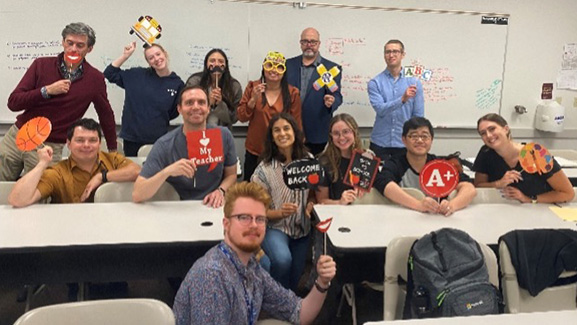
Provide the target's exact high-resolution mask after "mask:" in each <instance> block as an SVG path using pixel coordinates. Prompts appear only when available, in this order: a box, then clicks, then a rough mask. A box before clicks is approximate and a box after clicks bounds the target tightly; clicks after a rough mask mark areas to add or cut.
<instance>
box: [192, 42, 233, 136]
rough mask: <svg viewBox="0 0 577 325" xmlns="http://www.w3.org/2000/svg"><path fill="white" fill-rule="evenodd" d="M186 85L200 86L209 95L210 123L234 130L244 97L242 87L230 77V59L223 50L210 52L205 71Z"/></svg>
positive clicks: (194, 76) (207, 56) (205, 59)
mask: <svg viewBox="0 0 577 325" xmlns="http://www.w3.org/2000/svg"><path fill="white" fill-rule="evenodd" d="M217 80H218V85H217ZM186 85H187V86H198V85H200V86H201V87H202V88H203V89H204V90H205V91H206V93H207V94H209V96H208V101H209V106H210V114H209V115H208V120H207V122H208V123H210V124H213V125H221V126H226V127H227V128H229V129H231V128H232V125H233V124H234V123H235V122H236V121H237V118H236V108H237V107H238V103H239V102H240V99H241V97H242V87H241V85H240V83H239V82H238V81H237V80H236V79H234V78H233V77H232V76H231V75H230V68H229V66H228V58H227V56H226V54H225V53H224V51H223V50H221V49H212V50H210V51H208V53H206V56H205V57H204V69H203V70H202V71H201V72H197V73H195V74H193V75H192V76H190V78H188V80H187V81H186Z"/></svg>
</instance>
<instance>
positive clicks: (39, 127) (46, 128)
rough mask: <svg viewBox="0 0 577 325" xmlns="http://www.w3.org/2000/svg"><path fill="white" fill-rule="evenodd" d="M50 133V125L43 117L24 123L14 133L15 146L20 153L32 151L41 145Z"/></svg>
mask: <svg viewBox="0 0 577 325" xmlns="http://www.w3.org/2000/svg"><path fill="white" fill-rule="evenodd" d="M50 132H52V123H51V122H50V120H49V119H47V118H46V117H43V116H39V117H35V118H33V119H31V120H29V121H28V122H26V123H25V124H24V125H22V127H21V128H20V130H18V133H16V146H17V147H18V149H20V150H21V151H32V150H34V149H36V148H37V147H38V146H39V145H41V144H43V143H44V141H46V139H48V136H49V135H50Z"/></svg>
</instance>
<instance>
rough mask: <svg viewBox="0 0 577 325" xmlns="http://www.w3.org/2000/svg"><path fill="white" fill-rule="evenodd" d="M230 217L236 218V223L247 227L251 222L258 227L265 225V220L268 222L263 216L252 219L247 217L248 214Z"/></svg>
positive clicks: (249, 216)
mask: <svg viewBox="0 0 577 325" xmlns="http://www.w3.org/2000/svg"><path fill="white" fill-rule="evenodd" d="M230 217H231V218H237V219H238V222H239V223H240V224H241V225H243V226H249V225H250V224H251V223H252V221H253V220H254V221H255V222H256V224H257V225H258V226H263V225H266V223H267V220H268V219H267V218H266V217H265V216H256V217H253V216H251V215H248V214H235V215H233V216H230Z"/></svg>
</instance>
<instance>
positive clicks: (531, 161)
mask: <svg viewBox="0 0 577 325" xmlns="http://www.w3.org/2000/svg"><path fill="white" fill-rule="evenodd" d="M519 163H520V164H521V167H523V170H524V171H526V172H527V173H529V174H534V173H539V175H541V174H543V173H544V174H546V173H548V172H550V171H551V170H553V156H552V155H551V154H550V153H549V150H547V148H545V147H544V146H543V145H541V144H538V143H534V142H530V143H527V144H526V145H525V146H523V148H521V151H519Z"/></svg>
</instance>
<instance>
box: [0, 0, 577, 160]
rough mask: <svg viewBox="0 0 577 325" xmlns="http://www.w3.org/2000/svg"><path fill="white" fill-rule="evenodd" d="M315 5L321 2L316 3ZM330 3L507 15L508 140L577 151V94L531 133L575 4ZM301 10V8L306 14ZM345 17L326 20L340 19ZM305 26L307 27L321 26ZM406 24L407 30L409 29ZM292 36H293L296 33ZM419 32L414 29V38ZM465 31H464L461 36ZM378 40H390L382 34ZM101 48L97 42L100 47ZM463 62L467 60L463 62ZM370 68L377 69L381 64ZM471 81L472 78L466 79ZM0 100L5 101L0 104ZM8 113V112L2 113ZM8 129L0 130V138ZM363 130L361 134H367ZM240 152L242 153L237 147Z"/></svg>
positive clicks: (464, 140)
mask: <svg viewBox="0 0 577 325" xmlns="http://www.w3.org/2000/svg"><path fill="white" fill-rule="evenodd" d="M319 2H320V1H319ZM322 2H328V3H332V4H350V5H366V6H380V7H399V8H428V9H448V10H470V11H483V12H497V13H507V14H510V15H511V16H510V19H509V35H508V46H507V54H506V63H505V77H504V86H503V97H502V106H501V114H502V115H503V117H505V118H506V119H507V120H508V121H509V123H510V125H511V128H512V130H513V136H514V137H515V138H516V139H518V140H521V141H538V142H541V143H543V144H544V145H546V146H548V147H549V148H557V149H565V148H567V149H575V148H576V147H577V142H576V141H575V139H576V138H577V113H576V112H577V108H575V107H574V106H573V104H574V101H577V92H576V91H568V90H558V89H556V86H555V88H554V91H553V97H554V98H556V97H560V99H561V104H562V105H563V106H564V107H565V108H566V113H565V131H564V132H561V133H557V134H553V133H548V132H541V131H536V130H534V128H533V124H534V116H535V108H536V106H537V104H538V103H539V101H540V94H541V86H542V84H543V83H555V80H556V77H557V73H558V71H559V70H560V65H561V54H562V50H563V45H564V44H565V43H571V42H573V43H577V32H575V31H577V19H575V13H577V1H575V0H552V1H542V0H484V1H477V0H436V1H425V0H388V1H384V0H337V1H334V0H324V1H322ZM305 10H306V9H305ZM345 18H346V17H331V19H345ZM321 22H322V19H320V20H319V23H317V22H313V21H311V22H310V25H311V26H315V25H317V24H320V23H321ZM410 26H411V23H410V22H407V24H406V28H411V27H410ZM299 32H300V31H296V30H295V33H299ZM418 32H419V31H418V30H416V31H415V33H418ZM463 32H466V31H463ZM383 35H384V36H383V39H384V41H386V40H387V39H388V38H389V37H388V36H387V33H386V31H383ZM103 45H104V44H102V43H101V46H103ZM463 59H464V60H466V59H467V58H463ZM370 64H375V65H380V66H382V67H383V68H384V62H374V63H370ZM471 78H474V76H471ZM3 100H4V101H5V100H6V99H3ZM515 105H523V106H525V107H526V108H527V109H528V113H526V114H523V115H519V114H517V113H515V110H514V106H515ZM3 109H7V108H3ZM8 127H9V126H8V125H5V124H4V125H0V134H4V133H5V132H6V130H7V128H8ZM369 132H370V130H368V129H365V130H363V133H365V134H368V133H369ZM234 133H235V136H236V137H238V140H237V145H240V146H242V145H243V144H244V139H243V135H244V133H245V127H237V128H235V132H234ZM481 144H482V143H481V141H480V139H479V137H478V135H477V134H476V132H475V130H471V129H451V130H447V129H439V130H436V137H435V142H434V145H433V151H434V152H435V153H438V154H445V153H450V152H453V151H456V150H460V151H461V152H462V153H463V154H464V155H467V156H474V155H475V154H476V153H477V151H478V149H479V147H480V146H481ZM238 151H239V152H243V150H242V147H241V148H239V150H238Z"/></svg>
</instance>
